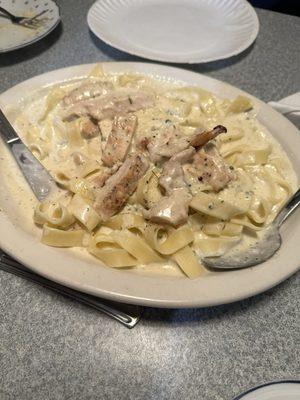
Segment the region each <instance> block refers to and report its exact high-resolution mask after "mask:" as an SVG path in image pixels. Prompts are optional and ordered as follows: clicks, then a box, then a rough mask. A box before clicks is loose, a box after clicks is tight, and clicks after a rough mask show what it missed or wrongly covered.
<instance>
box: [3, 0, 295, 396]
mask: <svg viewBox="0 0 300 400" xmlns="http://www.w3.org/2000/svg"><path fill="white" fill-rule="evenodd" d="M59 4H60V5H61V12H62V21H63V24H62V26H60V27H59V28H58V29H56V31H54V32H53V33H52V34H51V35H50V36H49V37H47V38H46V39H45V40H43V41H41V42H39V43H37V44H35V45H33V46H31V47H28V48H27V49H24V50H22V51H18V52H14V53H10V54H6V55H1V56H0V67H1V68H0V91H3V90H5V89H7V88H9V87H10V86H12V85H15V84H16V83H18V82H20V81H22V80H24V79H27V78H30V77H32V76H34V75H36V74H40V73H42V72H45V71H48V70H50V69H55V68H59V67H64V66H68V65H73V64H81V63H87V62H94V61H98V60H140V59H139V58H137V57H131V56H129V55H128V54H125V53H122V52H120V51H117V50H114V49H112V48H111V47H108V46H106V45H105V44H104V43H102V42H101V41H99V40H98V39H96V38H95V37H94V36H93V35H92V34H90V33H89V31H88V27H87V25H86V12H87V10H88V8H89V6H90V5H91V4H92V0H85V1H83V0H82V1H79V0H76V1H75V0H69V1H67V0H65V1H62V0H61V1H59ZM257 12H258V16H259V19H260V24H261V28H260V33H259V36H258V39H257V41H256V43H255V44H254V46H252V47H251V48H250V49H248V50H247V51H245V52H244V53H243V54H241V55H240V56H238V57H235V58H232V59H229V60H225V61H220V62H216V63H209V64H206V65H195V66H183V67H184V68H188V69H191V70H194V71H198V72H202V73H206V74H208V75H210V76H213V77H216V78H219V79H222V80H225V81H228V82H230V83H232V84H234V85H237V86H239V87H241V88H243V89H245V90H247V91H249V92H250V93H252V94H254V95H256V96H258V97H260V98H262V99H263V100H265V101H269V100H271V99H273V100H276V99H280V98H282V97H284V96H287V95H288V94H291V93H293V92H295V91H296V90H299V89H300V76H299V69H300V51H299V37H300V19H297V18H296V17H291V16H286V15H281V14H276V13H272V12H268V11H261V10H257ZM299 262H300V260H299ZM299 283H300V274H299V273H298V274H295V275H294V276H292V277H291V278H290V279H289V280H287V281H286V282H284V283H282V284H281V285H279V286H277V287H276V288H274V289H272V290H269V291H268V292H267V293H265V294H262V295H260V296H256V297H254V298H251V299H249V300H246V301H242V302H238V303H235V304H231V305H226V306H221V307H214V308H210V309H193V310H157V309H147V310H146V311H145V314H144V317H143V319H142V321H141V322H140V323H139V325H137V326H136V328H135V329H133V330H131V331H129V330H127V329H126V328H124V327H123V326H121V325H119V324H118V323H117V322H115V321H113V320H110V319H109V318H108V317H106V316H104V315H102V314H100V313H98V312H96V311H93V310H92V309H89V308H87V307H85V306H81V305H79V304H77V303H76V302H73V301H70V300H68V299H65V298H63V297H61V296H59V295H56V294H53V293H52V292H49V291H47V290H43V289H41V288H40V287H37V286H35V285H34V284H31V283H28V282H26V281H23V280H22V279H20V278H16V277H14V276H12V275H9V274H6V273H4V272H0V399H1V400H15V399H17V400H27V399H28V400H41V399H43V400H50V399H51V400H52V399H53V400H60V399H62V400H66V399H72V400H77V399H80V400H86V399H105V400H106V399H112V400H116V399H126V400H127V399H134V400H146V399H147V400H150V399H153V400H160V399H168V400H169V399H185V400H187V399H199V400H230V399H231V398H232V397H233V396H234V395H236V394H238V393H239V392H240V391H242V390H244V389H246V388H248V387H249V386H252V385H256V384H259V383H262V382H265V381H269V380H276V379H283V378H299V377H300V330H299V325H300V324H299Z"/></svg>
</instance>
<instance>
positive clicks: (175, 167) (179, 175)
mask: <svg viewBox="0 0 300 400" xmlns="http://www.w3.org/2000/svg"><path fill="white" fill-rule="evenodd" d="M195 153H196V150H195V149H194V148H193V147H188V148H187V149H186V150H183V151H181V152H180V153H178V154H175V155H174V156H173V157H171V158H170V160H169V161H167V162H166V163H165V165H164V168H163V172H162V175H161V177H160V178H159V184H160V185H161V186H162V187H163V188H164V189H165V191H166V194H167V195H171V194H172V191H173V190H174V189H179V188H185V189H188V186H187V183H186V181H185V177H184V172H183V169H182V164H184V163H187V162H189V161H191V160H192V158H193V155H194V154H195Z"/></svg>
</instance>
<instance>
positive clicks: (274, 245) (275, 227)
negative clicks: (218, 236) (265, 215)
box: [202, 189, 300, 269]
mask: <svg viewBox="0 0 300 400" xmlns="http://www.w3.org/2000/svg"><path fill="white" fill-rule="evenodd" d="M299 204H300V189H298V190H297V192H296V193H295V194H294V195H293V196H292V197H291V198H290V200H288V202H287V203H286V204H285V206H284V207H283V209H282V210H281V211H280V213H279V214H278V215H277V217H276V218H275V219H274V221H273V222H272V224H271V225H269V226H268V227H267V229H266V230H265V234H264V236H263V237H262V238H261V239H259V241H257V242H256V243H255V244H253V245H251V246H250V247H249V248H248V249H247V250H246V251H239V252H237V251H234V249H233V250H231V251H229V252H228V253H227V254H226V255H224V256H222V257H205V258H204V259H203V260H202V262H203V263H204V265H205V266H206V267H209V268H214V269H240V268H247V267H251V266H253V265H257V264H261V263H262V262H264V261H266V260H268V259H269V258H270V257H272V256H273V255H274V254H275V253H276V251H278V250H279V248H280V246H281V242H282V240H281V236H280V233H279V228H280V227H281V225H282V224H283V223H284V221H285V220H286V219H287V218H288V217H289V216H290V214H292V212H293V211H294V210H295V209H296V208H297V207H298V206H299Z"/></svg>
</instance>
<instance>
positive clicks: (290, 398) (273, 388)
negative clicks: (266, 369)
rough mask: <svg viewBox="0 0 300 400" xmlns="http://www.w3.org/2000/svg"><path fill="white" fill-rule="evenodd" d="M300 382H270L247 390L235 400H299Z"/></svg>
mask: <svg viewBox="0 0 300 400" xmlns="http://www.w3.org/2000/svg"><path fill="white" fill-rule="evenodd" d="M299 399H300V381H281V382H270V383H266V384H264V385H261V386H258V387H255V388H252V389H249V390H247V391H246V392H245V393H243V394H240V395H239V396H237V397H236V398H235V399H234V400H299Z"/></svg>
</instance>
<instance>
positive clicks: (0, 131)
mask: <svg viewBox="0 0 300 400" xmlns="http://www.w3.org/2000/svg"><path fill="white" fill-rule="evenodd" d="M0 9H1V7H0ZM0 136H1V137H2V139H3V140H4V141H5V142H6V143H7V144H12V143H15V142H17V141H18V140H20V138H19V136H18V135H17V134H16V131H15V130H14V128H13V127H12V126H11V124H10V122H9V121H8V119H7V118H6V116H5V115H4V114H3V112H2V110H1V109H0Z"/></svg>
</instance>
